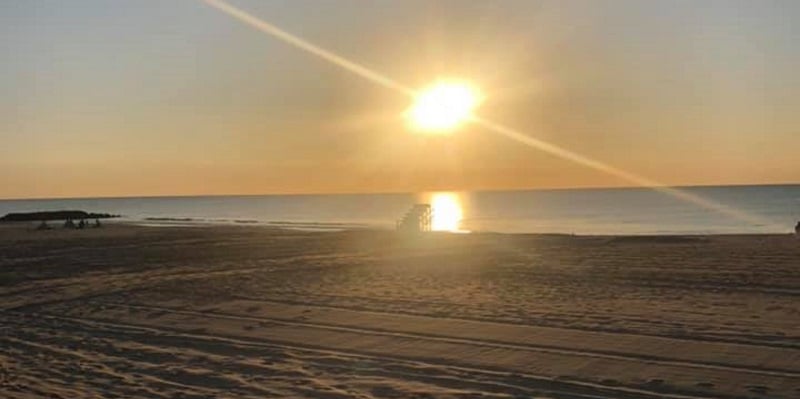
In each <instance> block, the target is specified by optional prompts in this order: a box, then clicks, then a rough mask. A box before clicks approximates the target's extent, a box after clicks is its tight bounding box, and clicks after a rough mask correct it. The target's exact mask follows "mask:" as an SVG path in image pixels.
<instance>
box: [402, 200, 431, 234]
mask: <svg viewBox="0 0 800 399" xmlns="http://www.w3.org/2000/svg"><path fill="white" fill-rule="evenodd" d="M432 218H433V217H432V211H431V204H415V205H414V206H412V207H411V209H409V210H408V212H406V214H405V215H403V217H402V218H400V220H398V221H397V231H402V232H409V233H422V232H426V231H431V219H432Z"/></svg>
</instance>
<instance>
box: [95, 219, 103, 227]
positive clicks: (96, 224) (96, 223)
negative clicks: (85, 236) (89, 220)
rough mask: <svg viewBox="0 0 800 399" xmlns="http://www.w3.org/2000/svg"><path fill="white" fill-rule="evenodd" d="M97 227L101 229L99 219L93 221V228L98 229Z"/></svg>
mask: <svg viewBox="0 0 800 399" xmlns="http://www.w3.org/2000/svg"><path fill="white" fill-rule="evenodd" d="M98 227H103V225H101V224H100V219H95V220H94V228H98Z"/></svg>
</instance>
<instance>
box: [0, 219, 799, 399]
mask: <svg viewBox="0 0 800 399" xmlns="http://www.w3.org/2000/svg"><path fill="white" fill-rule="evenodd" d="M799 272H800V240H797V239H795V238H794V237H792V236H788V235H784V236H777V235H776V236H708V237H633V238H631V237H573V236H548V235H496V234H432V235H430V236H427V237H425V238H424V239H410V238H407V237H402V236H398V235H396V234H394V233H392V232H380V231H351V232H337V233H319V232H297V231H288V230H280V229H270V228H263V227H254V226H231V227H222V226H217V227H141V226H132V225H124V224H113V225H108V226H106V227H104V228H102V229H87V230H81V231H67V230H61V229H58V230H52V231H38V232H37V231H31V230H30V226H29V225H6V226H1V227H0V319H2V320H0V365H2V367H0V397H3V398H38V397H55V398H58V397H60V398H77V397H98V398H100V397H102V398H111V397H119V398H176V397H182V398H211V397H226V398H264V397H309V398H350V397H359V398H400V397H416V398H426V397H430V398H434V397H436V398H439V397H450V398H477V397H487V398H495V397H497V398H508V397H553V398H661V397H671V398H797V397H800V273H799Z"/></svg>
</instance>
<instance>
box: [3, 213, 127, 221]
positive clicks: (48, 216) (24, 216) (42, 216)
mask: <svg viewBox="0 0 800 399" xmlns="http://www.w3.org/2000/svg"><path fill="white" fill-rule="evenodd" d="M118 217H120V215H112V214H110V213H90V212H86V211H42V212H12V213H8V214H6V215H5V216H3V217H0V222H4V223H7V222H42V221H52V220H81V219H111V218H118Z"/></svg>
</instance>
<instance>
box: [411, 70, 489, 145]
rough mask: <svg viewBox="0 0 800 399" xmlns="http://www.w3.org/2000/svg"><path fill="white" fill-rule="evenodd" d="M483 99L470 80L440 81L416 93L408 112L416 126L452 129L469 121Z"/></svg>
mask: <svg viewBox="0 0 800 399" xmlns="http://www.w3.org/2000/svg"><path fill="white" fill-rule="evenodd" d="M480 101H481V96H480V94H479V93H478V91H477V90H476V89H475V88H473V87H472V86H470V85H469V84H466V83H463V82H451V81H440V82H437V83H436V84H434V85H432V86H430V87H428V88H426V89H424V90H422V91H421V92H420V93H419V94H418V95H417V96H416V98H415V100H414V104H413V105H412V106H411V109H410V110H409V111H408V114H407V115H408V118H409V120H410V122H411V123H412V125H413V127H414V128H415V129H417V130H420V131H424V132H429V133H443V132H449V131H452V130H453V129H455V128H456V127H458V126H459V125H460V124H461V123H463V122H464V121H466V120H467V119H468V118H469V117H470V116H471V115H472V111H473V110H474V109H475V107H477V106H478V105H479V104H480Z"/></svg>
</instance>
